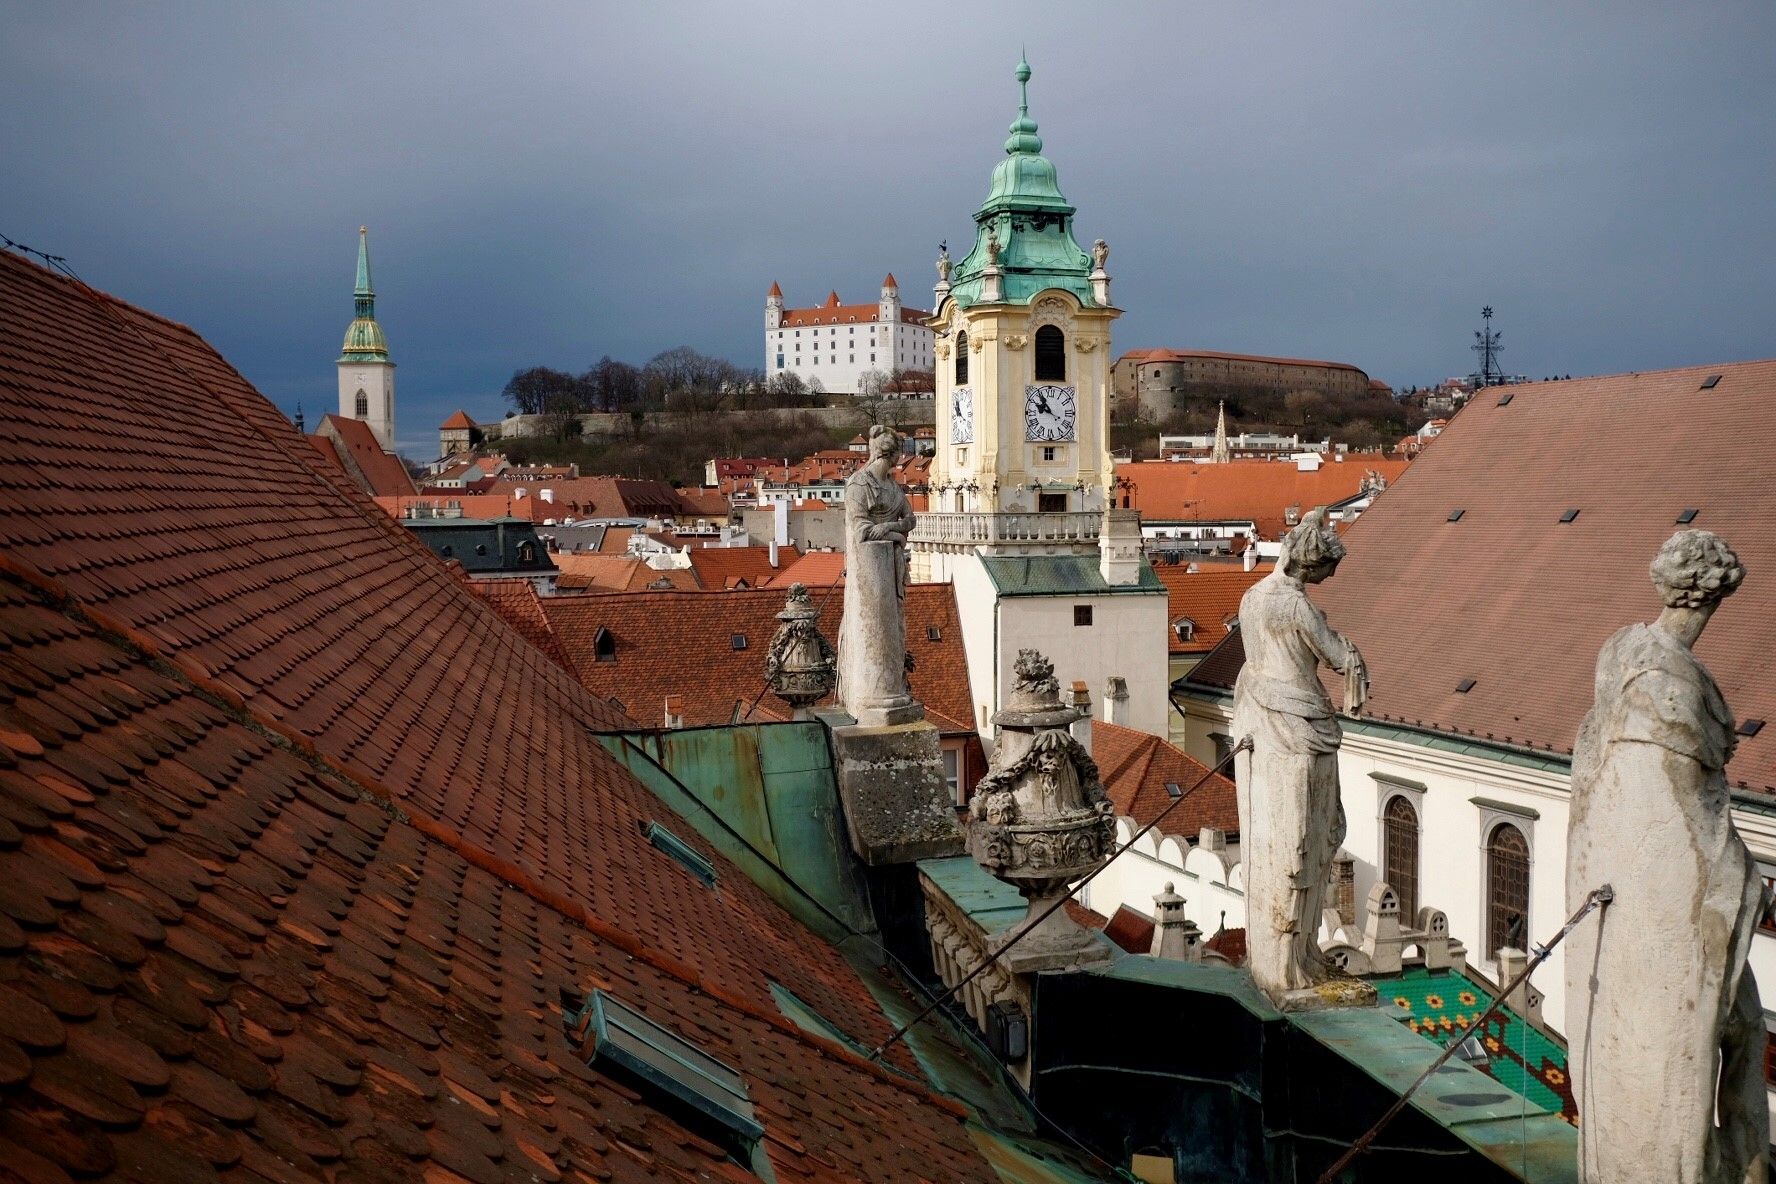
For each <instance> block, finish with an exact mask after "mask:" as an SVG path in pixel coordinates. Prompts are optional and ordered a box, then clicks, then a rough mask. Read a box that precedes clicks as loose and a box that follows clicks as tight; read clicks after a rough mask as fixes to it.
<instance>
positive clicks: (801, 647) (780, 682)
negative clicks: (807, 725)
mask: <svg viewBox="0 0 1776 1184" xmlns="http://www.w3.org/2000/svg"><path fill="white" fill-rule="evenodd" d="M777 619H778V620H779V621H782V622H783V624H781V625H779V626H778V627H777V635H776V636H775V637H773V638H772V639H771V649H770V652H769V653H768V654H766V656H765V685H766V686H768V687H770V688H771V693H772V694H773V695H775V696H777V697H778V698H779V699H781V700H783V701H784V702H785V703H787V704H789V706H790V709H791V710H792V711H793V712H794V713H795V717H796V718H797V719H804V718H806V717H807V714H808V708H810V707H812V706H813V705H814V704H816V703H818V702H820V701H821V700H822V699H824V698H826V697H827V696H828V695H830V694H832V689H833V686H834V684H835V683H836V682H837V680H838V665H837V662H836V661H835V659H834V655H833V648H832V646H831V644H829V643H828V642H827V640H826V638H824V637H822V636H821V635H820V626H819V620H820V610H819V609H817V608H815V607H814V601H813V600H812V599H811V598H810V597H809V595H808V589H807V588H805V587H804V586H802V585H801V584H791V585H790V586H789V600H788V601H786V602H785V603H784V605H783V611H782V612H780V613H778V614H777Z"/></svg>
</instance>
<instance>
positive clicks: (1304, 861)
mask: <svg viewBox="0 0 1776 1184" xmlns="http://www.w3.org/2000/svg"><path fill="white" fill-rule="evenodd" d="M1282 552H1283V553H1282V558H1281V561H1280V562H1279V563H1278V564H1277V567H1276V570H1274V571H1272V572H1271V573H1270V574H1269V575H1268V576H1266V577H1264V579H1262V580H1260V581H1258V582H1257V583H1256V584H1254V585H1252V587H1251V588H1250V589H1248V590H1247V592H1246V594H1245V596H1243V597H1242V598H1241V599H1240V608H1239V631H1240V639H1241V641H1242V643H1243V644H1244V646H1245V651H1246V661H1245V665H1244V666H1243V667H1242V668H1241V670H1240V674H1239V680H1238V681H1237V682H1236V683H1235V685H1234V691H1233V734H1234V736H1235V737H1236V738H1246V737H1249V738H1250V739H1251V741H1252V749H1251V751H1250V752H1244V753H1241V754H1239V755H1238V756H1236V757H1235V758H1234V782H1235V785H1236V786H1237V788H1238V791H1239V815H1240V858H1241V861H1242V862H1243V863H1244V864H1245V867H1246V964H1247V966H1248V967H1250V969H1251V971H1252V977H1253V979H1254V980H1256V982H1257V984H1258V986H1259V987H1260V988H1261V989H1263V990H1264V991H1265V992H1266V993H1267V994H1269V995H1270V996H1271V997H1272V998H1273V999H1280V998H1281V997H1282V996H1283V995H1285V994H1288V993H1290V992H1293V991H1300V990H1304V989H1307V988H1311V987H1314V986H1316V985H1317V984H1320V983H1322V982H1325V981H1326V980H1328V979H1330V978H1333V977H1336V976H1335V975H1334V973H1333V972H1332V969H1331V967H1330V964H1329V963H1328V962H1327V961H1326V960H1325V958H1324V957H1323V956H1322V955H1321V954H1320V948H1319V941H1318V931H1319V926H1320V904H1321V900H1322V899H1323V897H1324V896H1325V889H1326V881H1327V877H1328V875H1329V873H1330V872H1331V868H1332V859H1333V857H1334V856H1335V855H1336V854H1337V853H1338V845H1339V844H1340V843H1341V842H1343V841H1344V806H1343V804H1342V803H1341V802H1340V801H1339V796H1338V745H1339V742H1340V739H1341V738H1342V733H1341V732H1340V731H1339V728H1338V721H1337V720H1336V719H1335V718H1334V713H1333V710H1332V701H1331V699H1330V698H1329V697H1328V696H1327V694H1326V691H1325V688H1324V687H1322V686H1321V685H1320V680H1319V675H1318V672H1317V671H1318V667H1319V664H1320V663H1322V662H1324V663H1325V664H1326V665H1328V666H1331V667H1332V668H1333V669H1334V670H1339V671H1343V672H1344V673H1345V675H1346V680H1347V681H1346V686H1347V691H1346V699H1347V703H1346V707H1347V708H1348V709H1349V710H1351V711H1353V712H1355V711H1357V710H1360V709H1361V707H1362V701H1363V698H1364V696H1365V695H1366V694H1367V679H1366V675H1365V673H1364V669H1363V661H1362V658H1361V656H1360V655H1359V654H1358V653H1357V648H1356V646H1354V645H1352V644H1351V643H1350V642H1349V641H1348V640H1347V639H1345V638H1344V637H1342V636H1340V635H1339V634H1337V633H1335V632H1333V631H1332V628H1331V626H1329V625H1328V624H1327V623H1326V617H1325V614H1324V613H1322V612H1321V611H1320V610H1319V609H1318V608H1317V607H1315V606H1314V604H1313V602H1312V601H1310V600H1309V599H1308V598H1307V589H1306V585H1308V584H1317V583H1319V582H1320V581H1321V580H1324V579H1326V578H1327V577H1328V576H1330V575H1331V574H1332V573H1333V572H1334V571H1335V570H1336V569H1337V567H1338V561H1339V560H1340V559H1341V558H1343V556H1344V546H1343V544H1341V543H1340V542H1339V541H1338V536H1337V535H1336V534H1335V533H1334V532H1333V531H1332V529H1331V528H1330V527H1329V526H1328V525H1327V524H1326V518H1325V511H1324V510H1323V509H1322V510H1315V511H1313V512H1312V513H1310V514H1308V515H1307V516H1306V517H1305V518H1303V519H1302V521H1301V524H1300V525H1299V526H1297V527H1296V528H1295V529H1294V530H1292V531H1290V532H1289V535H1288V537H1287V538H1285V539H1284V540H1283V548H1282Z"/></svg>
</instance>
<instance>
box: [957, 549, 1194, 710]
mask: <svg viewBox="0 0 1776 1184" xmlns="http://www.w3.org/2000/svg"><path fill="white" fill-rule="evenodd" d="M961 593H962V588H961V585H960V584H958V585H957V599H958V600H960V599H961ZM1080 604H1089V605H1090V606H1091V608H1092V623H1091V624H1090V625H1075V624H1073V607H1074V606H1075V605H1080ZM1165 630H1166V597H1165V596H1164V594H1163V593H1162V594H1157V595H1130V594H1123V595H1119V596H1076V597H1075V596H1065V597H1062V596H1017V597H1010V598H1007V599H1005V600H1002V601H1000V602H999V649H998V669H999V686H1000V687H1003V688H1009V687H1010V686H1011V681H1012V664H1013V663H1015V662H1016V661H1017V653H1018V650H1019V649H1021V648H1024V647H1033V648H1035V649H1039V650H1041V651H1042V652H1043V653H1044V654H1046V655H1047V656H1048V658H1049V659H1050V660H1051V661H1052V662H1054V666H1055V677H1056V678H1058V679H1060V682H1061V686H1062V688H1063V689H1064V688H1066V687H1067V686H1068V685H1070V684H1071V683H1072V682H1073V681H1074V680H1075V679H1078V680H1082V681H1083V682H1084V683H1085V685H1086V687H1087V688H1088V689H1089V690H1090V691H1091V697H1092V705H1093V710H1094V712H1095V713H1096V714H1097V715H1098V717H1099V718H1100V719H1101V718H1103V698H1104V683H1105V680H1106V679H1108V678H1109V677H1110V676H1111V675H1120V676H1121V677H1122V678H1125V679H1127V680H1128V689H1129V717H1128V725H1129V726H1130V727H1132V728H1138V729H1139V730H1141V731H1143V732H1148V733H1151V734H1152V735H1155V736H1163V735H1165V734H1166V716H1167V714H1168V713H1169V711H1170V708H1169V707H1168V706H1167V703H1166V692H1167V686H1168V684H1167V682H1166V671H1167V655H1166V646H1165ZM973 660H974V655H973V654H972V653H970V654H969V661H970V662H971V663H972V662H973ZM988 668H989V669H990V668H991V667H988ZM997 709H998V707H997V704H995V705H994V707H993V710H997Z"/></svg>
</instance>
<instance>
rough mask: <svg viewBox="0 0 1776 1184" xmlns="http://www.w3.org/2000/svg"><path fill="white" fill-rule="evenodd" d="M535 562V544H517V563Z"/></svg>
mask: <svg viewBox="0 0 1776 1184" xmlns="http://www.w3.org/2000/svg"><path fill="white" fill-rule="evenodd" d="M536 561H537V549H536V544H535V543H528V542H527V543H519V544H518V562H519V563H526V564H529V563H535V562H536Z"/></svg>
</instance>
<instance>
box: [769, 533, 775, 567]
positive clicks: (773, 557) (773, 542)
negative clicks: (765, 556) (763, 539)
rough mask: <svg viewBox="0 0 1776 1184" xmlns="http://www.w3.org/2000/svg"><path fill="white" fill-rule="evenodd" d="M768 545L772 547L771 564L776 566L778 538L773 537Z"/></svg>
mask: <svg viewBox="0 0 1776 1184" xmlns="http://www.w3.org/2000/svg"><path fill="white" fill-rule="evenodd" d="M768 545H769V547H770V559H771V566H772V567H776V566H777V540H776V539H772V540H771V541H770V543H769V544H768Z"/></svg>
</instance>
